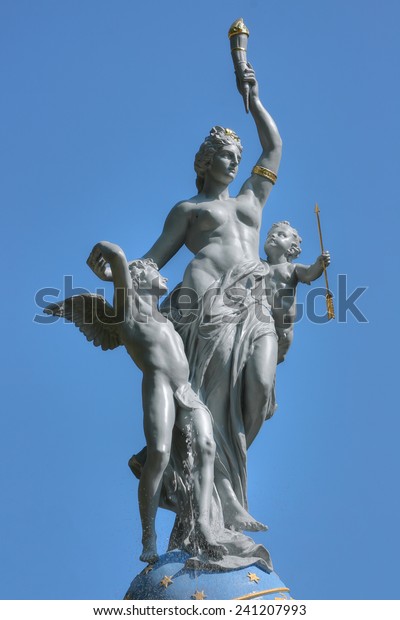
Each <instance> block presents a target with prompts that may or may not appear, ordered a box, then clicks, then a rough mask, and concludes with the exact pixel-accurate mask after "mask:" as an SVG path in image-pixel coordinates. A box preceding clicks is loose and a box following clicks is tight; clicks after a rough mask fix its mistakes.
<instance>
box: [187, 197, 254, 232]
mask: <svg viewBox="0 0 400 620" xmlns="http://www.w3.org/2000/svg"><path fill="white" fill-rule="evenodd" d="M190 224H191V228H192V230H196V231H198V232H203V233H204V232H207V231H214V230H217V229H219V228H224V227H228V228H231V227H235V226H239V227H240V226H243V225H244V226H249V227H251V228H253V227H254V228H256V229H258V228H259V225H260V213H259V209H256V208H255V207H254V206H251V205H248V204H240V203H239V204H238V202H237V201H236V200H232V201H224V202H221V201H215V202H208V203H202V204H199V205H196V206H195V207H194V208H193V211H192V216H191V221H190Z"/></svg>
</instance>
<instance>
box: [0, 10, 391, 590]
mask: <svg viewBox="0 0 400 620" xmlns="http://www.w3.org/2000/svg"><path fill="white" fill-rule="evenodd" d="M239 16H243V17H244V18H245V21H246V23H247V25H248V26H249V28H250V31H251V35H250V40H249V59H250V60H251V62H252V63H253V65H254V67H255V69H256V72H257V77H258V79H259V83H260V90H261V97H262V99H263V101H264V103H265V105H266V107H267V108H268V109H269V110H270V112H271V114H272V115H273V116H274V118H275V120H276V122H277V124H278V127H279V129H280V132H281V135H282V138H283V141H284V153H283V160H282V165H281V169H280V174H279V180H278V183H277V185H276V187H275V188H274V190H273V193H272V195H271V197H270V200H269V201H268V204H267V207H266V210H265V213H264V220H263V229H262V236H263V237H264V235H265V233H266V231H267V229H268V227H269V225H270V224H271V223H272V222H274V221H276V220H280V219H289V220H290V221H291V222H292V223H293V224H294V225H295V226H296V227H297V228H298V230H299V231H300V233H301V235H302V237H303V254H302V257H301V258H302V261H303V262H305V263H307V262H312V261H314V259H315V258H316V256H317V255H318V253H319V243H318V236H317V228H316V223H315V216H314V213H313V206H314V203H315V201H316V200H317V201H318V202H319V204H320V208H321V217H322V225H323V232H324V237H325V245H326V247H327V248H329V249H330V251H331V254H332V266H331V268H330V280H331V287H332V289H333V292H334V293H335V294H337V276H338V274H347V278H348V287H349V290H352V289H354V288H357V287H359V286H365V287H368V289H367V291H366V292H365V293H364V295H363V296H362V297H361V298H360V299H359V302H358V305H359V307H360V309H361V310H362V312H363V313H364V315H365V316H366V317H367V318H368V323H366V324H360V323H358V322H357V321H356V320H355V319H354V317H352V316H348V317H347V318H348V320H347V321H346V322H341V323H339V322H337V321H336V322H330V323H329V324H323V325H316V324H313V323H311V322H310V321H307V320H303V321H301V322H300V323H299V324H298V325H297V326H296V334H295V342H294V345H293V348H292V350H291V351H290V354H289V356H288V359H287V361H286V362H285V364H284V365H283V366H282V367H280V368H279V369H278V379H277V397H278V402H279V410H278V412H277V413H276V415H275V417H274V418H273V419H272V420H271V421H270V422H268V423H267V424H266V425H265V427H264V428H263V430H262V432H261V433H260V435H259V437H258V438H257V441H256V443H255V445H254V446H253V447H252V449H251V451H250V454H249V500H250V509H251V511H252V513H253V514H254V515H255V516H256V517H258V518H260V519H262V520H264V521H265V522H267V523H268V525H269V527H270V530H269V532H268V533H267V534H262V535H259V536H258V538H259V540H260V541H262V542H263V543H264V544H265V545H266V546H267V547H268V549H269V550H270V552H271V555H272V558H273V560H274V563H275V567H276V570H277V572H278V574H279V575H280V577H281V578H282V580H283V581H284V582H285V583H286V584H287V585H288V586H289V587H290V588H291V590H292V594H293V596H294V597H295V598H311V599H312V598H316V599H318V598H321V599H324V598H325V599H336V598H356V599H357V598H360V599H368V598H378V599H379V598H382V599H383V598H400V589H399V580H398V557H399V552H400V549H399V537H398V524H399V521H400V515H399V512H400V511H399V500H398V476H399V450H398V441H399V440H398V438H399V435H400V424H399V405H398V379H397V376H396V371H395V368H396V367H398V362H397V347H398V344H397V345H396V341H397V338H396V336H397V332H398V327H397V323H396V321H395V317H396V314H395V313H396V311H397V307H398V285H397V282H396V277H397V271H396V270H395V269H394V267H395V266H396V265H398V250H397V247H398V244H399V239H398V237H399V230H400V226H399V217H398V202H399V199H398V184H397V178H398V167H399V157H398V154H399V109H400V105H399V82H398V58H399V51H400V50H399V47H400V36H399V35H400V32H399V31H400V27H399V24H400V9H399V5H398V3H397V2H395V1H394V0H386V1H385V2H376V1H371V0H363V1H361V0H352V1H351V2H345V1H344V0H337V1H336V2H330V3H328V2H319V1H317V0H302V1H301V2H300V1H299V0H286V1H284V0H281V1H280V2H276V1H275V2H272V1H266V0H246V1H239V0H229V2H228V1H225V0H220V1H219V2H215V1H211V0H202V2H193V3H192V2H186V3H184V2H179V1H178V0H171V1H170V2H167V3H164V2H158V3H157V2H156V3H154V2H149V3H147V4H146V5H145V4H144V3H136V2H133V1H131V0H117V1H115V2H109V1H105V0H84V1H78V0H70V1H69V2H61V0H57V1H53V0H52V1H50V0H36V1H35V2H31V1H29V0H26V1H22V0H3V2H2V3H1V7H0V57H1V83H2V95H1V100H0V111H1V138H0V141H1V154H0V157H1V166H0V170H1V177H2V180H1V184H0V197H1V205H2V214H3V215H2V219H3V222H4V223H3V226H2V231H3V242H2V247H3V270H2V271H3V280H2V282H3V296H2V299H3V301H2V310H1V314H2V327H3V329H2V347H1V354H2V357H1V359H2V371H1V379H2V391H1V393H2V403H3V404H2V417H1V435H0V442H1V462H2V465H1V469H0V471H1V474H0V479H1V499H2V509H1V516H0V529H1V531H2V536H1V538H2V540H1V543H0V545H1V564H2V568H1V571H2V573H1V574H2V577H1V579H0V597H1V598H5V599H6V598H11V599H13V598H23V599H25V598H26V599H29V598H32V599H53V598H54V599H59V598H60V599H104V598H105V599H113V598H116V599H118V598H121V597H122V596H123V595H124V593H125V591H126V589H127V587H128V585H129V583H130V581H131V579H132V578H133V577H134V576H135V575H136V574H137V572H138V571H139V570H141V568H142V567H143V565H142V564H141V563H140V562H139V561H138V559H137V558H138V555H139V550H140V527H139V519H138V511H137V500H136V492H137V483H136V480H135V479H133V477H132V475H131V474H130V472H129V470H128V467H127V460H128V458H129V457H130V455H131V454H132V452H133V451H135V450H138V449H139V448H140V447H141V446H142V444H143V433H142V428H141V405H140V374H139V372H138V370H137V369H136V368H135V367H134V366H133V364H132V362H131V361H130V360H129V358H128V356H127V355H126V353H125V352H124V351H123V350H122V349H121V350H116V351H113V352H107V353H103V352H102V351H100V350H98V349H95V348H94V347H93V346H92V345H90V344H89V343H87V342H86V340H85V339H84V338H83V336H82V335H81V334H80V333H79V332H78V330H77V329H76V328H74V327H73V326H72V325H65V324H61V322H60V323H56V324H54V325H41V324H37V323H34V322H33V317H34V316H35V313H36V312H40V309H39V308H37V307H36V306H35V294H36V292H37V291H38V290H39V289H41V288H43V287H55V288H59V289H62V287H63V277H64V275H67V274H70V275H73V278H74V283H75V285H76V286H83V287H87V288H89V289H94V288H95V287H96V286H97V285H98V282H97V281H96V278H95V276H94V275H93V274H92V273H91V272H90V271H89V269H88V268H87V267H86V265H85V260H86V257H87V255H88V253H89V251H90V249H91V247H92V246H93V244H94V243H95V242H97V241H99V240H101V239H108V240H110V241H115V242H117V243H119V244H120V245H121V246H122V247H123V248H124V249H125V250H126V252H127V254H128V255H129V256H130V257H132V258H133V257H135V256H140V255H141V254H143V253H144V252H145V251H146V250H147V249H148V248H149V247H150V246H151V244H152V243H153V242H154V240H155V239H156V237H157V236H158V234H159V232H160V229H161V226H162V223H163V220H164V218H165V216H166V214H167V213H168V210H169V209H170V208H171V206H172V205H173V204H175V203H176V202H177V201H178V200H181V199H183V198H186V197H189V196H191V195H192V194H193V193H194V191H195V188H194V180H195V177H194V172H193V158H194V154H195V152H196V150H197V148H198V146H199V144H200V142H201V141H202V140H203V138H204V136H205V135H206V134H207V133H208V131H209V129H210V127H211V126H212V125H214V124H221V125H225V126H228V127H232V128H233V129H235V130H236V131H237V132H238V133H239V135H240V136H241V138H242V142H243V144H244V147H245V150H244V154H243V160H242V164H241V170H240V172H239V177H238V180H237V181H236V185H235V187H233V191H235V190H236V191H238V189H239V187H240V184H241V182H243V180H244V179H245V178H246V177H247V175H248V174H249V171H250V169H251V167H252V165H253V164H254V163H255V161H256V160H257V158H258V155H259V145H258V143H257V136H256V131H255V128H254V125H253V123H252V119H251V118H250V117H249V116H246V115H245V113H244V109H243V103H242V101H241V98H240V97H239V95H238V94H237V92H236V88H235V81H234V76H233V71H232V66H231V59H230V54H229V43H228V39H227V29H228V28H229V26H230V24H231V23H232V22H233V20H234V19H236V18H237V17H239ZM188 260H189V253H188V252H187V251H182V252H180V253H179V255H177V256H176V257H175V258H174V259H173V261H172V262H171V263H170V264H169V265H168V266H167V267H166V268H165V269H164V273H165V275H167V276H168V277H169V278H170V283H171V285H174V284H175V283H176V282H178V281H179V280H180V277H181V275H182V273H183V269H184V267H185V265H186V264H187V261H188ZM391 269H394V272H393V274H392V273H391V271H390V270H391ZM303 288H305V287H303ZM307 292H308V289H307V291H305V290H302V291H301V292H300V299H304V297H305V294H306V293H307ZM107 294H108V296H109V297H110V290H108V291H107ZM49 301H51V299H49ZM322 309H323V306H320V308H319V311H322ZM388 315H390V316H391V317H392V319H391V321H389V323H388V322H387V320H386V318H387V316H388ZM170 526H171V516H170V515H168V514H165V513H164V514H160V518H159V524H158V528H159V531H160V535H159V539H160V546H161V547H162V548H163V547H164V548H165V546H166V543H167V537H168V532H169V528H170Z"/></svg>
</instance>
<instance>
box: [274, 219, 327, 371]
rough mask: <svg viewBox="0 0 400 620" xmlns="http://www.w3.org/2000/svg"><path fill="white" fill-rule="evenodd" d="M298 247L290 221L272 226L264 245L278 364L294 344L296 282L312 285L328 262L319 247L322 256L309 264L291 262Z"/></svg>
mask: <svg viewBox="0 0 400 620" xmlns="http://www.w3.org/2000/svg"><path fill="white" fill-rule="evenodd" d="M300 244H301V237H300V235H299V233H298V232H297V230H295V229H294V228H293V227H292V226H291V225H290V223H289V222H286V221H282V222H277V223H276V224H273V225H272V226H271V228H270V230H269V232H268V235H267V238H266V240H265V245H264V250H265V253H266V255H267V263H268V265H269V273H268V275H267V276H266V292H267V297H268V300H269V302H270V304H271V311H272V316H273V318H274V321H275V329H276V333H277V336H278V364H280V363H281V362H283V361H284V359H285V356H286V354H287V352H288V350H289V347H290V345H291V344H292V341H293V327H294V322H295V320H296V288H297V285H298V283H299V282H302V283H304V284H311V282H313V281H314V280H317V279H318V278H319V277H320V276H321V275H322V274H323V273H324V272H325V269H326V268H327V267H328V266H329V264H330V261H331V259H330V254H329V252H328V251H324V250H323V248H322V254H320V256H318V258H317V260H316V261H315V263H313V264H312V265H301V264H300V263H292V261H293V260H294V259H295V258H296V257H297V256H299V254H300V252H301V248H300ZM328 311H329V309H328ZM329 318H333V317H331V316H329Z"/></svg>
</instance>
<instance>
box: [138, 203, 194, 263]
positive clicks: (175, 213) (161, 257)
mask: <svg viewBox="0 0 400 620" xmlns="http://www.w3.org/2000/svg"><path fill="white" fill-rule="evenodd" d="M189 217H190V207H189V204H188V203H187V202H179V203H178V204H177V205H175V207H173V209H172V210H171V211H170V212H169V214H168V216H167V219H166V220H165V224H164V228H163V231H162V233H161V235H160V236H159V238H158V239H157V241H156V242H155V244H154V245H153V246H152V247H151V248H150V250H149V251H148V252H146V254H144V256H143V258H152V259H153V260H154V261H155V262H156V263H157V265H158V267H159V269H161V268H162V267H164V265H165V264H166V263H168V261H169V260H171V258H172V257H173V256H174V255H175V254H176V253H177V251H178V250H179V249H180V248H181V247H182V246H183V244H184V243H185V238H186V232H187V229H188V224H189Z"/></svg>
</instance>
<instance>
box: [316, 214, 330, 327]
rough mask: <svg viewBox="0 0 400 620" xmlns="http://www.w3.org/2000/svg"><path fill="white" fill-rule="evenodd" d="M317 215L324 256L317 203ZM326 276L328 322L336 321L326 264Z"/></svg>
mask: <svg viewBox="0 0 400 620" xmlns="http://www.w3.org/2000/svg"><path fill="white" fill-rule="evenodd" d="M314 211H315V215H316V216H317V223H318V232H319V241H320V244H321V252H322V254H323V253H324V243H323V241H322V231H321V221H320V219H319V206H318V204H317V203H315V209H314ZM324 276H325V286H326V295H325V299H326V309H327V311H328V320H329V319H334V318H335V310H334V308H333V295H332V293H331V292H330V290H329V283H328V274H327V271H326V267H325V264H324Z"/></svg>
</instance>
